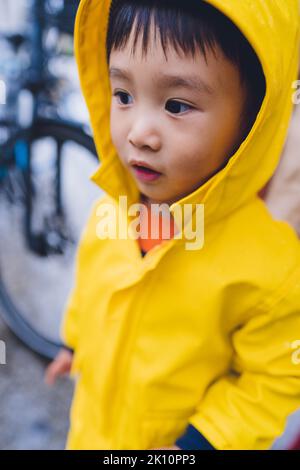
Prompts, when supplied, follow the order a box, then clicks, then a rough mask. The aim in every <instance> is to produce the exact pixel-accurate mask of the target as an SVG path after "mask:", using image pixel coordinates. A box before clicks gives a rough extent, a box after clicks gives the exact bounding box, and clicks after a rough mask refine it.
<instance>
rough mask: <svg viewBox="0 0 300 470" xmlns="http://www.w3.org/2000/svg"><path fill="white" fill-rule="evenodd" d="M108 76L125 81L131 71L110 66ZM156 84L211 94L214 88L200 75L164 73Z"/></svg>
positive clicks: (128, 79)
mask: <svg viewBox="0 0 300 470" xmlns="http://www.w3.org/2000/svg"><path fill="white" fill-rule="evenodd" d="M109 76H110V78H112V77H115V78H120V79H122V80H125V81H127V82H130V80H131V73H130V72H129V71H127V70H122V69H120V68H117V67H110V69H109ZM158 85H159V86H160V87H161V88H187V89H189V90H191V89H192V90H196V91H198V92H199V93H203V92H204V93H207V94H209V95H212V94H213V93H214V90H213V89H212V88H211V87H210V86H209V85H208V84H207V83H205V82H204V81H203V80H202V79H201V78H200V77H198V76H197V77H196V76H189V77H184V76H179V75H166V74H161V75H160V76H159V78H158Z"/></svg>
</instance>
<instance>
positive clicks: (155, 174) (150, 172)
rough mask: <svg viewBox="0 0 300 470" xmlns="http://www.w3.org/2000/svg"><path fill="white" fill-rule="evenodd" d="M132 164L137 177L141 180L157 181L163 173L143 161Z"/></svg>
mask: <svg viewBox="0 0 300 470" xmlns="http://www.w3.org/2000/svg"><path fill="white" fill-rule="evenodd" d="M131 166H132V168H133V171H134V173H135V175H136V177H137V178H138V179H139V180H141V181H155V180H157V179H158V178H159V177H160V176H161V175H162V173H160V172H159V171H156V170H154V168H151V167H150V166H148V165H147V164H145V163H144V162H143V163H140V162H139V163H135V162H132V163H131Z"/></svg>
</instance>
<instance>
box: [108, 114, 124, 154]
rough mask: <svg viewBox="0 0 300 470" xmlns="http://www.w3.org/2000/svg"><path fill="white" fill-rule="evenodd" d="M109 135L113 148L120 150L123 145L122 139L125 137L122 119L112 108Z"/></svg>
mask: <svg viewBox="0 0 300 470" xmlns="http://www.w3.org/2000/svg"><path fill="white" fill-rule="evenodd" d="M121 123H122V124H121ZM110 135H111V140H112V142H113V144H114V146H115V147H116V148H117V149H118V150H120V148H121V147H122V146H123V145H124V139H125V135H126V134H125V126H124V119H122V118H121V117H120V115H119V113H118V112H117V111H116V110H115V109H113V107H112V108H111V111H110Z"/></svg>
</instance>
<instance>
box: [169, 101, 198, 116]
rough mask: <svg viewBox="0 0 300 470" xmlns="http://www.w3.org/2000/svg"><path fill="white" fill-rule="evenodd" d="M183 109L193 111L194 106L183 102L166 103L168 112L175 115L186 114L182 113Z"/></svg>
mask: <svg viewBox="0 0 300 470" xmlns="http://www.w3.org/2000/svg"><path fill="white" fill-rule="evenodd" d="M182 107H183V108H184V107H185V108H186V109H187V110H188V111H189V110H190V109H193V107H192V106H190V105H189V104H187V103H182V102H181V101H176V100H169V101H167V103H166V109H167V111H170V112H171V113H173V114H181V112H184V110H183V111H182Z"/></svg>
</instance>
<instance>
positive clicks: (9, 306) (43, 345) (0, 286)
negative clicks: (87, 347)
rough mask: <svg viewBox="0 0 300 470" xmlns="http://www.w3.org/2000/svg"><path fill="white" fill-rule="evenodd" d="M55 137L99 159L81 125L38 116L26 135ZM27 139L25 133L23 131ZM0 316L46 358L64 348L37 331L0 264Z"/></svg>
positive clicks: (32, 139)
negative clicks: (12, 292) (11, 291)
mask: <svg viewBox="0 0 300 470" xmlns="http://www.w3.org/2000/svg"><path fill="white" fill-rule="evenodd" d="M49 136H50V137H54V138H55V139H59V140H60V141H63V142H67V141H70V142H74V143H76V144H78V145H79V146H82V147H83V148H85V149H87V150H88V151H89V152H90V153H91V155H92V156H94V158H95V159H96V160H97V161H98V157H97V152H96V148H95V144H94V141H93V138H92V137H91V136H90V135H88V134H87V133H85V132H84V129H83V127H82V126H80V125H78V124H73V123H69V122H65V121H61V122H60V121H56V120H51V119H39V120H38V121H37V122H36V123H35V125H34V127H33V129H31V130H30V131H29V132H28V135H27V138H28V139H29V140H30V142H32V141H35V140H36V139H39V138H43V137H49ZM22 138H24V133H23V134H22ZM0 306H1V307H2V308H1V309H0V315H1V317H2V318H3V320H4V322H5V324H6V325H7V326H8V327H9V329H10V330H11V331H12V332H13V333H14V334H15V335H16V336H17V337H18V338H19V339H20V340H21V341H22V342H23V343H24V344H25V345H26V346H27V347H29V348H30V349H31V350H33V351H34V352H36V353H38V354H39V355H41V356H43V357H44V358H47V359H53V358H54V357H55V356H56V354H57V353H58V351H59V350H60V348H61V347H63V346H64V345H63V344H62V343H60V342H57V341H53V340H52V339H51V338H48V337H47V336H46V335H44V334H42V333H41V332H40V331H39V330H37V329H36V328H35V327H34V326H33V325H32V324H31V323H30V322H29V321H27V320H26V317H25V316H24V314H22V312H21V311H20V309H19V308H17V307H16V305H15V302H14V300H13V299H12V298H11V296H10V294H9V292H8V290H7V288H6V286H5V283H4V282H3V276H2V275H1V265H0Z"/></svg>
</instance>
